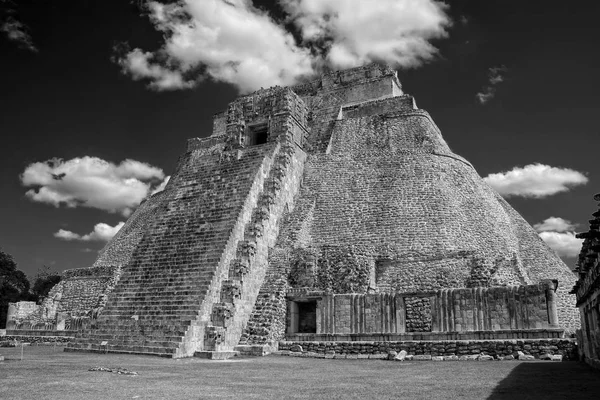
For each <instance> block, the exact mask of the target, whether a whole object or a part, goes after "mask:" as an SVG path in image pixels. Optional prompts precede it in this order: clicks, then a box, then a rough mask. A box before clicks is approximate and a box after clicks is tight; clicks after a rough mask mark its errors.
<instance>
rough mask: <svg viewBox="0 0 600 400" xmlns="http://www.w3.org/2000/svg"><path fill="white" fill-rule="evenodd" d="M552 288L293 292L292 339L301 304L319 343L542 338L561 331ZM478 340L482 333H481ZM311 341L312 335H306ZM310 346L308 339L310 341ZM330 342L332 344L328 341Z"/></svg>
mask: <svg viewBox="0 0 600 400" xmlns="http://www.w3.org/2000/svg"><path fill="white" fill-rule="evenodd" d="M555 289H556V288H555V284H554V282H543V283H540V284H537V285H527V286H509V287H491V288H473V289H442V290H438V291H435V292H425V293H395V294H363V295H359V294H326V293H323V292H315V291H312V292H311V291H303V290H290V291H289V292H288V296H289V298H290V308H288V313H287V314H288V335H296V334H302V332H299V331H297V330H296V329H297V326H298V323H297V321H294V318H295V319H296V320H297V319H298V318H299V316H298V315H297V311H296V307H294V306H296V305H297V304H305V303H306V302H313V303H314V304H315V307H316V311H317V315H316V330H315V332H314V334H315V335H316V337H321V338H324V337H327V336H328V335H329V336H334V335H338V336H347V335H353V336H354V337H359V336H360V335H363V336H369V337H372V336H373V334H377V335H387V334H403V333H411V332H459V333H460V332H487V331H491V332H501V333H502V334H504V333H505V332H507V331H515V332H516V331H520V332H521V333H522V334H526V333H527V332H525V331H531V332H530V334H531V335H538V334H540V335H544V334H547V332H550V331H552V330H555V331H556V333H557V334H559V335H560V334H562V330H561V329H559V327H558V318H557V309H556V305H557V304H556V303H557V298H556V294H555ZM478 334H479V333H478ZM308 336H309V337H310V336H311V335H308ZM308 340H310V339H308ZM329 340H331V339H329ZM338 340H343V339H338Z"/></svg>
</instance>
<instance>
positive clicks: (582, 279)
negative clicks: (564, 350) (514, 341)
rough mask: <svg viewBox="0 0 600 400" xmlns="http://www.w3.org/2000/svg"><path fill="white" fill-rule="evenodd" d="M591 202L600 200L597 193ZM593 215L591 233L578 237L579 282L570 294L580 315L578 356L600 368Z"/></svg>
mask: <svg viewBox="0 0 600 400" xmlns="http://www.w3.org/2000/svg"><path fill="white" fill-rule="evenodd" d="M594 200H596V201H600V193H599V194H597V195H596V196H594ZM592 215H593V217H594V218H592V219H591V220H590V221H589V222H590V230H589V231H588V232H585V233H580V234H578V235H577V237H578V238H580V239H584V241H583V245H582V247H581V252H580V253H579V260H578V262H577V268H576V270H575V271H576V272H577V273H578V274H579V279H578V280H577V283H576V284H575V286H574V287H573V291H572V292H573V293H575V294H576V295H577V306H578V307H579V311H580V314H581V325H582V326H581V330H580V331H578V342H579V353H580V356H581V358H582V359H583V360H585V361H586V362H587V363H588V364H590V365H592V366H594V367H596V368H600V209H599V210H598V211H596V212H595V213H593V214H592Z"/></svg>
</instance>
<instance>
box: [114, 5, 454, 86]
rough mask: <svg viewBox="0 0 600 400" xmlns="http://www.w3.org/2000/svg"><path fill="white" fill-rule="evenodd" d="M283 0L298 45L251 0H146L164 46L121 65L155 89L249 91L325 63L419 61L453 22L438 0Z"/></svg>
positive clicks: (283, 81) (399, 63)
mask: <svg viewBox="0 0 600 400" xmlns="http://www.w3.org/2000/svg"><path fill="white" fill-rule="evenodd" d="M279 2H280V4H281V5H282V6H283V9H284V11H285V12H286V13H287V14H288V17H289V18H290V21H293V23H294V25H295V26H296V28H297V29H298V30H299V33H300V36H301V37H302V39H303V42H302V43H301V44H299V43H297V42H296V40H295V39H294V37H293V35H292V33H291V32H289V31H288V30H286V28H285V26H284V25H283V24H282V23H280V22H278V21H276V20H275V19H273V18H272V17H271V16H270V15H269V14H268V13H267V12H266V11H264V10H261V9H258V8H256V7H254V5H253V3H252V1H251V0H179V1H176V2H174V3H171V4H161V3H158V2H156V1H146V2H145V3H144V4H145V7H146V9H147V10H148V12H149V16H150V20H151V22H152V23H153V24H154V26H155V28H156V29H157V30H159V31H161V32H163V33H164V35H165V43H164V45H163V46H162V47H161V48H160V49H159V50H158V51H155V52H145V51H143V50H141V49H137V48H136V49H134V50H132V51H130V52H129V53H128V54H126V55H124V56H123V57H121V58H120V59H119V61H118V62H119V64H120V65H121V66H122V68H123V71H124V72H126V73H128V74H130V75H131V76H132V77H133V78H134V79H148V80H149V81H150V82H151V83H150V87H152V88H154V89H156V90H167V89H182V88H189V87H193V86H195V85H196V84H197V83H198V82H200V81H201V80H202V79H204V78H206V77H210V78H212V79H213V80H215V81H220V82H227V83H230V84H233V85H235V86H236V87H237V88H238V89H239V90H240V92H242V93H248V92H251V91H254V90H257V89H259V88H261V87H270V86H274V85H291V84H294V83H297V82H298V81H299V80H301V79H302V78H304V77H310V76H312V75H314V74H315V73H316V71H317V70H318V69H319V68H320V67H322V66H325V65H327V66H330V67H334V68H343V67H350V66H358V65H361V64H366V63H369V62H372V61H383V62H387V63H389V64H391V65H393V66H397V67H400V66H402V67H415V66H418V65H420V64H421V63H423V62H424V61H427V60H430V59H432V58H433V56H434V55H435V54H436V53H437V49H436V48H435V47H433V45H432V44H431V43H430V40H431V39H436V38H442V37H445V36H446V35H447V32H446V28H447V27H448V26H449V25H450V19H449V17H448V16H447V15H446V13H445V9H446V7H447V6H446V5H445V4H443V3H441V2H438V1H435V0H378V1H371V0H279Z"/></svg>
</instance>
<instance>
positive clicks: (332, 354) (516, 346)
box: [279, 339, 577, 361]
mask: <svg viewBox="0 0 600 400" xmlns="http://www.w3.org/2000/svg"><path fill="white" fill-rule="evenodd" d="M298 346H300V348H302V352H301V353H299V354H301V355H302V356H315V357H319V356H320V358H325V355H329V358H350V359H356V358H371V359H387V357H388V353H389V352H390V351H395V352H400V351H402V350H404V351H406V352H407V353H408V354H410V355H415V356H421V358H420V359H422V360H431V359H432V357H440V356H444V357H448V358H444V359H446V360H453V361H457V360H476V359H477V356H478V355H480V354H484V355H490V356H494V357H506V356H513V357H516V356H517V352H518V351H522V352H523V353H525V354H529V355H533V356H534V357H536V358H539V357H540V356H541V355H543V354H558V355H562V356H563V358H564V359H565V360H576V359H577V343H576V342H575V341H574V340H572V339H547V340H543V339H542V340H531V339H522V340H446V341H379V342H377V341H376V342H372V341H371V342H366V341H365V342H361V341H352V342H350V341H347V342H293V341H284V342H279V350H280V351H281V352H282V353H283V354H286V355H292V354H294V353H291V352H290V350H291V349H292V348H296V349H297V348H298ZM473 357H474V358H473Z"/></svg>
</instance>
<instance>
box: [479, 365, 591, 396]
mask: <svg viewBox="0 0 600 400" xmlns="http://www.w3.org/2000/svg"><path fill="white" fill-rule="evenodd" d="M542 398H543V399H545V400H548V399H569V400H575V399H585V400H589V399H598V398H600V372H599V371H596V370H593V369H591V368H590V367H589V366H587V365H585V364H583V363H579V362H576V361H565V362H551V361H532V362H521V363H520V364H519V365H517V366H516V367H515V368H514V369H513V370H512V371H511V373H510V374H509V375H508V376H507V377H506V378H504V379H503V380H501V381H500V383H498V385H497V386H496V387H495V388H494V391H493V392H492V394H491V395H490V396H489V397H488V400H501V399H510V400H516V399H519V400H520V399H542Z"/></svg>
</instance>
